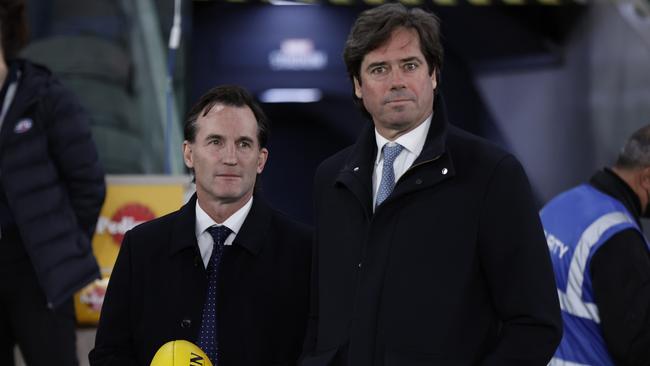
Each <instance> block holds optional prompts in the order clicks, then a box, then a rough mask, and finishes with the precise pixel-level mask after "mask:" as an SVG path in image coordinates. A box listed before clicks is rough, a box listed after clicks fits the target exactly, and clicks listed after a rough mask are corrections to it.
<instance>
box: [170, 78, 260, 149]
mask: <svg viewBox="0 0 650 366" xmlns="http://www.w3.org/2000/svg"><path fill="white" fill-rule="evenodd" d="M217 104H223V105H225V106H231V107H248V108H250V109H251V111H253V114H254V115H255V120H256V121H257V140H258V141H259V144H260V148H262V147H266V143H267V141H268V137H269V122H268V120H267V118H266V115H265V114H264V112H263V111H262V108H260V106H259V105H258V104H257V103H256V102H255V100H253V97H252V96H251V95H250V93H248V92H247V91H246V89H244V88H242V87H239V86H236V85H221V86H217V87H215V88H212V89H210V90H209V91H208V92H207V93H205V94H204V95H203V96H202V97H201V99H199V101H198V102H197V103H196V104H195V105H194V106H193V107H192V109H191V110H190V112H189V113H188V115H187V119H186V120H185V126H184V128H183V134H184V138H185V140H187V141H189V142H194V139H195V138H196V121H197V119H198V118H199V116H205V115H207V114H208V112H210V110H211V109H212V107H214V106H215V105H217Z"/></svg>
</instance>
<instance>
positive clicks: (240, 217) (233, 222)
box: [195, 196, 253, 238]
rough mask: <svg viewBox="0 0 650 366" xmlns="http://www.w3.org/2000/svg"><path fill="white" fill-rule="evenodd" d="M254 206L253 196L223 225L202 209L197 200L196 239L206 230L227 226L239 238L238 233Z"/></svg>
mask: <svg viewBox="0 0 650 366" xmlns="http://www.w3.org/2000/svg"><path fill="white" fill-rule="evenodd" d="M252 206H253V197H252V196H251V198H250V199H249V200H248V202H246V204H245V205H244V206H242V207H241V208H240V209H239V210H237V211H235V213H233V214H232V215H230V217H228V218H227V219H226V221H224V222H223V223H217V222H216V221H214V220H213V219H212V218H211V217H210V216H209V215H208V214H207V213H206V212H205V211H204V210H203V209H202V208H201V206H200V205H199V200H196V227H195V232H196V237H197V238H198V237H199V236H200V235H201V234H203V232H204V231H205V230H207V229H208V228H209V227H210V226H214V225H225V226H226V227H227V228H228V229H230V230H231V231H232V232H233V234H235V236H237V233H239V230H240V229H241V227H242V225H243V224H244V220H246V216H248V212H249V211H250V210H251V207H252Z"/></svg>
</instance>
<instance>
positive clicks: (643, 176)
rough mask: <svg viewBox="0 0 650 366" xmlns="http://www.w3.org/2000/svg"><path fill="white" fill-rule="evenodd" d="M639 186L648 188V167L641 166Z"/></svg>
mask: <svg viewBox="0 0 650 366" xmlns="http://www.w3.org/2000/svg"><path fill="white" fill-rule="evenodd" d="M641 186H642V187H643V188H644V189H650V167H647V168H643V170H642V171H641Z"/></svg>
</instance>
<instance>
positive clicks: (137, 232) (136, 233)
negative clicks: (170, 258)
mask: <svg viewBox="0 0 650 366" xmlns="http://www.w3.org/2000/svg"><path fill="white" fill-rule="evenodd" d="M180 215H181V211H180V210H179V211H174V212H172V213H169V214H167V215H164V216H161V217H158V218H155V219H153V220H150V221H147V222H144V223H142V224H139V225H137V226H135V227H134V228H133V229H131V230H129V231H127V232H126V234H125V241H127V237H128V241H129V243H131V244H133V243H137V245H153V244H154V240H156V239H157V238H169V237H170V236H171V233H172V231H173V230H174V227H175V226H176V222H177V220H178V219H179V217H180ZM152 239H153V240H152Z"/></svg>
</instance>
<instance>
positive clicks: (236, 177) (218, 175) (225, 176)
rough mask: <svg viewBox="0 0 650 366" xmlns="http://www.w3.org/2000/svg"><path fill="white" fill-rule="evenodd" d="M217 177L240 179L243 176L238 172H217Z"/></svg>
mask: <svg viewBox="0 0 650 366" xmlns="http://www.w3.org/2000/svg"><path fill="white" fill-rule="evenodd" d="M217 178H222V179H238V178H241V176H239V175H237V174H217Z"/></svg>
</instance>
